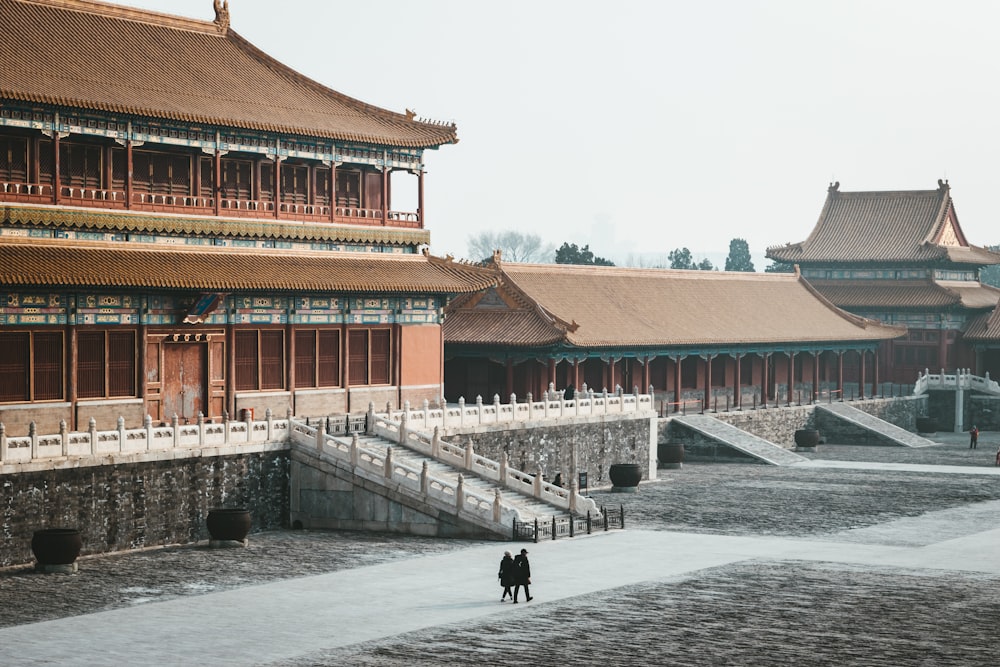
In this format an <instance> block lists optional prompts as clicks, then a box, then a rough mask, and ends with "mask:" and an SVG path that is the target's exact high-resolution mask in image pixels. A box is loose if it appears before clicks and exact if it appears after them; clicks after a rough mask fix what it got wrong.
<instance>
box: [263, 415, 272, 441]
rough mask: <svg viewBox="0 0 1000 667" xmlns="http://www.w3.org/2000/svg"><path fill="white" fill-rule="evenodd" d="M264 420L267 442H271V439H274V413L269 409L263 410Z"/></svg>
mask: <svg viewBox="0 0 1000 667" xmlns="http://www.w3.org/2000/svg"><path fill="white" fill-rule="evenodd" d="M264 419H266V420H267V441H268V442H271V438H273V437H274V413H272V412H271V408H268V409H267V410H264Z"/></svg>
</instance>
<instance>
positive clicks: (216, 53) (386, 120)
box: [0, 0, 458, 148]
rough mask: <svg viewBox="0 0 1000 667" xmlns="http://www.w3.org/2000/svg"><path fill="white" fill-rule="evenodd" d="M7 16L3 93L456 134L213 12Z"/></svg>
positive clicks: (444, 136) (322, 131)
mask: <svg viewBox="0 0 1000 667" xmlns="http://www.w3.org/2000/svg"><path fill="white" fill-rule="evenodd" d="M206 4H207V0H206ZM0 26H2V28H3V30H2V34H3V39H0V65H2V66H0V98H8V99H13V100H20V101H24V102H35V103H40V104H50V105H58V106H66V107H75V108H82V109H91V110H95V111H104V112H111V113H120V114H134V115H137V116H145V117H150V118H160V119H169V120H174V121H179V122H183V123H197V124H208V125H216V126H222V127H232V128H244V129H250V130H257V131H263V132H276V133H290V134H298V135H303V136H310V137H322V138H327V139H336V140H342V141H352V142H362V143H375V144H381V145H386V146H397V147H411V148H426V147H435V146H440V145H443V144H449V143H455V142H456V141H457V140H458V139H457V130H456V128H455V126H454V125H453V124H443V123H432V122H424V121H417V120H414V119H413V118H412V117H410V116H409V115H407V114H399V113H395V112H392V111H388V110H386V109H381V108H379V107H376V106H373V105H370V104H366V103H364V102H361V101H359V100H356V99H354V98H351V97H348V96H347V95H343V94H341V93H338V92H336V91H334V90H331V89H329V88H327V87H325V86H323V85H321V84H319V83H317V82H315V81H313V80H311V79H309V78H307V77H305V76H303V75H301V74H299V73H297V72H295V71H294V70H292V69H291V68H289V67H287V66H285V65H282V64H281V63H279V62H278V61H276V60H274V59H273V58H271V57H270V56H268V55H267V54H265V53H264V52H262V51H260V50H259V49H257V48H256V47H254V46H253V45H252V44H250V43H249V42H247V41H246V40H245V39H243V38H242V37H240V36H239V35H238V34H236V33H235V32H233V31H232V30H227V31H224V32H223V31H220V30H218V29H217V26H216V25H215V24H214V23H210V22H205V21H196V20H192V19H183V18H179V17H172V16H168V15H164V14H159V13H155V12H144V11H140V10H135V9H128V8H122V7H115V6H113V5H106V4H104V3H97V2H88V1H85V0H0Z"/></svg>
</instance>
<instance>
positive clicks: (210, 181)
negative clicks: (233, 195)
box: [198, 157, 215, 197]
mask: <svg viewBox="0 0 1000 667" xmlns="http://www.w3.org/2000/svg"><path fill="white" fill-rule="evenodd" d="M213 162H214V161H213V160H212V158H210V157H203V158H201V159H200V161H199V166H198V168H199V169H201V190H200V191H199V194H200V195H201V196H202V197H214V196H215V193H214V192H213V189H214V188H215V165H214V164H213Z"/></svg>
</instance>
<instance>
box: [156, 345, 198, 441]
mask: <svg viewBox="0 0 1000 667" xmlns="http://www.w3.org/2000/svg"><path fill="white" fill-rule="evenodd" d="M207 347H208V346H207V345H205V344H204V343H188V342H185V343H166V344H164V346H163V394H162V401H163V412H162V414H163V418H164V419H165V420H170V419H173V416H174V415H177V419H178V420H179V422H180V423H181V424H194V423H197V421H198V414H199V413H201V414H205V395H206V382H205V380H206V378H207V376H208V373H207V366H208V363H207V357H208V354H207Z"/></svg>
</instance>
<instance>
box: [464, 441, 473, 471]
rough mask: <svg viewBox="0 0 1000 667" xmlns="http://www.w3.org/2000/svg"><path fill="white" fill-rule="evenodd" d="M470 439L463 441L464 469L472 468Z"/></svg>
mask: <svg viewBox="0 0 1000 667" xmlns="http://www.w3.org/2000/svg"><path fill="white" fill-rule="evenodd" d="M473 453H474V452H473V451H472V440H469V441H468V442H467V443H465V469H466V470H472V455H473Z"/></svg>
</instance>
